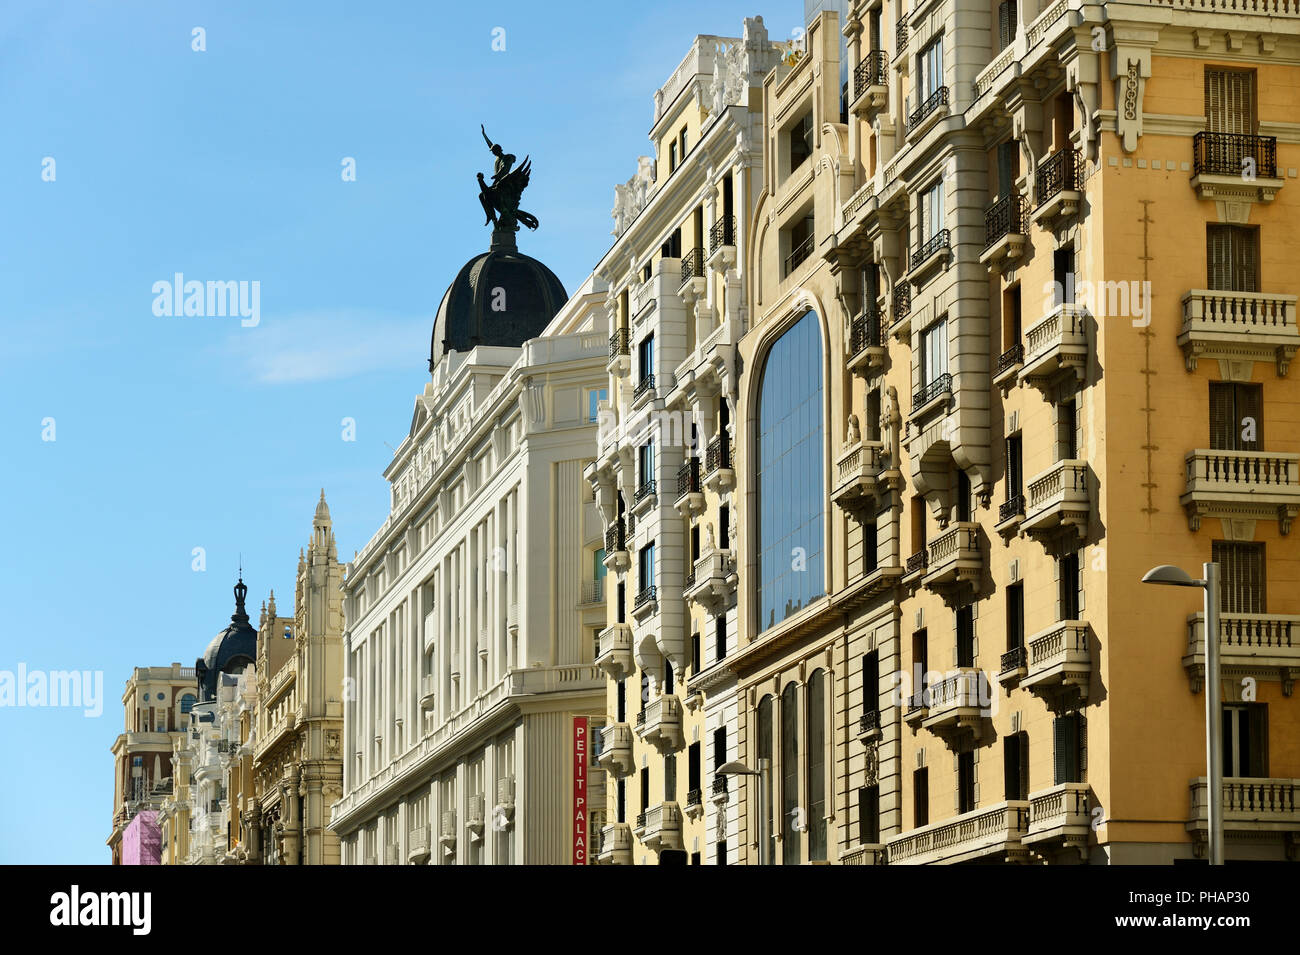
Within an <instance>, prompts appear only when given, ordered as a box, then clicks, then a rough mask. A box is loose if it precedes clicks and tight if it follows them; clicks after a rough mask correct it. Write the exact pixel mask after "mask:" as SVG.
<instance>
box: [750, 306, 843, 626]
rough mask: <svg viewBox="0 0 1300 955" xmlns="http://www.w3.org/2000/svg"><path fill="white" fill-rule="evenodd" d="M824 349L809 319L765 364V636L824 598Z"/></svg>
mask: <svg viewBox="0 0 1300 955" xmlns="http://www.w3.org/2000/svg"><path fill="white" fill-rule="evenodd" d="M823 453H824V452H823V439H822V344H821V330H820V328H819V327H818V321H817V315H816V313H814V312H808V313H807V314H806V315H804V317H803V318H801V319H799V321H798V322H796V323H795V324H794V326H792V327H791V328H790V329H789V330H788V331H787V332H786V333H785V334H783V335H782V336H781V337H780V338H779V339H777V341H776V343H775V344H774V345H773V346H772V348H771V350H770V351H769V352H768V355H767V358H766V360H765V361H764V364H763V375H762V378H761V380H760V384H759V398H758V453H757V461H758V474H757V479H758V482H757V488H758V564H759V580H758V605H759V613H760V614H761V616H760V619H759V628H760V629H761V630H766V629H767V628H768V627H771V626H773V625H775V624H778V623H780V622H781V621H782V620H784V619H785V618H786V617H788V616H790V615H791V614H793V613H795V612H797V611H799V610H800V609H802V608H803V607H805V606H807V605H808V604H809V603H810V602H811V601H813V600H815V599H816V598H817V597H820V596H822V595H823V594H824V593H825V592H826V575H825V572H824V570H823V553H822V537H823V528H824V522H825V514H824V510H823V473H822V472H823V460H822V458H823Z"/></svg>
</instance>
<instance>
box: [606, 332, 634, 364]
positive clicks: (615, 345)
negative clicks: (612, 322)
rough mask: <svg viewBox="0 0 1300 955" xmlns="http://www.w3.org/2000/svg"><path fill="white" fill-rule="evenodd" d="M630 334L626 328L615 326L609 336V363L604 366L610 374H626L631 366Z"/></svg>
mask: <svg viewBox="0 0 1300 955" xmlns="http://www.w3.org/2000/svg"><path fill="white" fill-rule="evenodd" d="M631 349H632V336H631V333H630V332H629V331H628V330H627V329H626V328H617V329H615V330H614V334H613V335H610V336H609V363H608V364H607V365H606V368H607V369H608V371H609V372H610V373H611V374H615V375H626V374H627V371H628V368H629V367H631V362H632V358H631Z"/></svg>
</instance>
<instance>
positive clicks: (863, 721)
mask: <svg viewBox="0 0 1300 955" xmlns="http://www.w3.org/2000/svg"><path fill="white" fill-rule="evenodd" d="M879 729H880V710H867V712H865V713H863V714H862V716H861V717H860V718H859V719H858V733H859V734H862V733H872V732H875V731H876V730H879Z"/></svg>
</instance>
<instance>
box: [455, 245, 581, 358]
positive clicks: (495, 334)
mask: <svg viewBox="0 0 1300 955" xmlns="http://www.w3.org/2000/svg"><path fill="white" fill-rule="evenodd" d="M568 297H569V296H568V294H567V293H566V292H565V291H564V285H563V284H562V283H561V282H560V280H559V279H558V278H556V276H555V273H554V272H552V271H551V270H550V269H548V268H547V267H546V266H545V265H544V264H542V263H541V262H539V261H537V259H534V258H533V257H532V256H528V255H523V254H522V253H520V252H519V251H518V249H517V248H516V247H515V243H514V236H513V235H507V234H502V233H499V232H494V233H493V236H492V247H491V249H490V250H489V251H487V252H484V253H482V254H480V255H476V256H474V258H472V259H470V260H469V261H468V262H466V263H465V265H464V267H463V268H462V269H461V270H460V273H459V274H458V275H457V276H456V280H455V281H454V282H452V283H451V286H450V287H449V288H448V289H447V292H446V294H445V295H443V297H442V303H441V304H440V305H439V306H438V317H437V318H436V319H434V323H433V341H432V343H431V344H430V347H429V370H430V371H433V369H434V366H435V365H437V364H438V359H440V358H441V357H442V356H443V355H445V354H446V353H447V352H448V351H459V352H465V351H469V350H470V349H472V348H474V347H475V346H476V345H501V346H511V347H515V348H517V347H519V346H520V345H522V344H523V343H524V342H526V341H528V339H530V338H536V337H537V336H538V335H540V334H541V333H542V330H543V329H544V328H546V326H547V325H548V324H549V323H550V321H551V319H553V318H554V317H555V315H556V313H557V312H559V310H560V307H561V306H563V305H564V303H565V301H567V299H568Z"/></svg>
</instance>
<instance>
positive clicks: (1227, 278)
mask: <svg viewBox="0 0 1300 955" xmlns="http://www.w3.org/2000/svg"><path fill="white" fill-rule="evenodd" d="M1229 234H1230V233H1229V227H1228V226H1223V225H1211V226H1207V227H1206V231H1205V264H1206V279H1205V280H1206V284H1208V285H1209V287H1210V288H1211V289H1213V290H1215V291H1222V292H1230V291H1232V266H1231V244H1230V242H1229V239H1228V236H1229Z"/></svg>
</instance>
